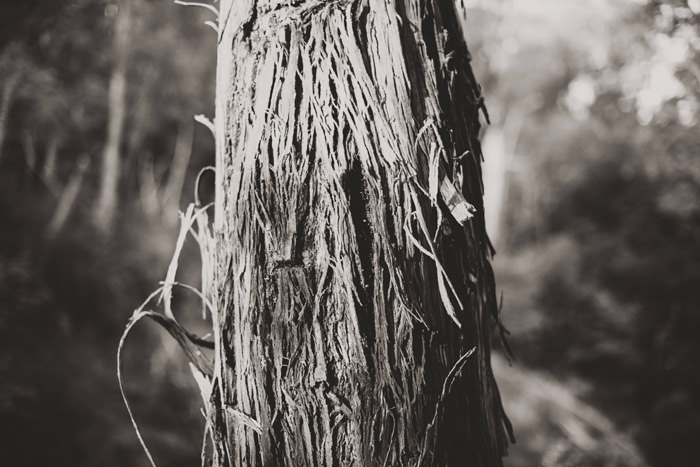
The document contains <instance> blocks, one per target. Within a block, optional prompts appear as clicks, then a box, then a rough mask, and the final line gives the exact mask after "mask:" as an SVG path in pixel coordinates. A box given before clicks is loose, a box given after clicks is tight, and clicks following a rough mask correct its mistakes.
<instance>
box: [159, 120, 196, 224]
mask: <svg viewBox="0 0 700 467" xmlns="http://www.w3.org/2000/svg"><path fill="white" fill-rule="evenodd" d="M193 139H194V122H193V121H192V119H187V120H185V121H182V122H180V125H179V126H178V131H177V139H176V140H175V150H174V151H173V159H172V162H171V163H170V169H169V171H168V182H167V183H166V185H165V189H164V190H163V203H164V205H165V209H164V210H163V216H164V218H165V220H166V222H168V223H169V224H175V223H177V219H178V209H179V207H180V198H181V197H182V187H183V186H184V185H185V177H186V176H187V167H188V166H189V165H190V158H191V157H192V141H193Z"/></svg>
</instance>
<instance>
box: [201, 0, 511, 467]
mask: <svg viewBox="0 0 700 467" xmlns="http://www.w3.org/2000/svg"><path fill="white" fill-rule="evenodd" d="M457 18H458V17H457V13H456V11H455V6H454V4H453V3H452V2H450V1H440V0H432V1H426V0H388V1H384V0H382V1H379V0H341V1H293V2H279V1H268V0H252V1H251V0H248V1H243V0H241V1H238V0H221V1H220V8H219V45H218V70H217V99H216V122H215V126H216V139H217V167H216V172H217V175H216V176H217V198H216V207H215V210H216V213H215V223H214V227H215V229H214V230H215V235H216V242H217V246H216V271H215V278H214V285H213V287H214V289H213V291H214V292H213V295H214V296H215V301H216V306H215V308H216V309H217V310H218V311H217V312H216V313H214V338H215V363H214V373H213V379H212V387H213V390H212V396H211V406H210V407H209V409H208V414H209V421H210V429H211V434H212V441H213V444H214V453H213V456H214V459H213V461H214V465H216V466H220V467H223V466H227V467H228V466H255V465H265V466H267V465H284V466H336V465H339V466H349V465H356V466H373V465H379V466H381V465H388V466H394V465H410V466H415V465H449V466H464V465H468V466H473V467H480V466H489V467H491V466H499V465H502V461H501V458H502V456H503V455H504V454H505V451H506V448H507V443H508V441H507V435H506V432H507V431H508V430H506V426H507V424H508V422H507V419H506V418H505V415H504V414H503V409H502V407H501V402H500V398H499V394H498V389H497V386H496V383H495V381H494V377H493V374H492V371H491V365H490V335H491V329H492V328H493V327H494V324H497V323H498V316H497V314H498V307H497V303H496V297H495V289H494V278H493V273H492V270H491V266H490V264H489V260H490V255H491V254H492V252H491V251H490V244H489V242H488V239H487V236H486V232H485V228H484V218H483V209H482V199H481V194H482V187H481V174H480V158H481V150H480V146H479V142H478V139H477V134H478V130H479V116H478V114H479V109H483V101H482V98H481V96H480V92H479V86H478V85H477V83H476V82H475V79H474V76H473V74H472V71H471V69H470V66H469V53H468V51H467V48H466V45H465V43H464V39H463V33H462V30H461V26H460V24H459V22H458V19H457ZM472 349H475V351H474V352H473V354H471V355H470V351H471V350H472Z"/></svg>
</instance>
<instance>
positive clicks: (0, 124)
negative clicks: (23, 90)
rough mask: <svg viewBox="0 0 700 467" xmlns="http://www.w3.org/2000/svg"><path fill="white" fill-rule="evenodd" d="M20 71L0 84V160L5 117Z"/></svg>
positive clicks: (5, 128)
mask: <svg viewBox="0 0 700 467" xmlns="http://www.w3.org/2000/svg"><path fill="white" fill-rule="evenodd" d="M19 78H20V73H19V72H14V73H12V74H11V75H10V76H8V78H7V79H6V80H5V83H4V84H3V86H2V96H0V160H2V147H3V144H4V143H5V132H6V131H7V117H8V115H9V114H10V107H12V100H13V99H14V96H15V89H16V88H17V85H18V84H19Z"/></svg>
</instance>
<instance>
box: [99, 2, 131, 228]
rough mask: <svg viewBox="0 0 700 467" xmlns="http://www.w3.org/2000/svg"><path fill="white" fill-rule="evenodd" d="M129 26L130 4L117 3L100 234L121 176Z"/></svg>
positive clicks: (109, 223) (111, 216) (107, 224)
mask: <svg viewBox="0 0 700 467" xmlns="http://www.w3.org/2000/svg"><path fill="white" fill-rule="evenodd" d="M130 24H131V1H130V0H124V1H122V2H119V11H118V13H117V17H116V19H115V23H114V57H115V63H114V68H113V69H112V76H111V77H110V80H109V97H108V99H109V116H108V123H107V141H106V143H105V147H104V151H103V153H102V169H101V173H100V192H99V195H98V198H97V202H96V204H95V208H94V209H95V211H94V221H95V225H96V226H97V227H98V228H99V229H100V230H101V231H103V232H107V231H109V229H110V228H111V226H112V221H113V220H114V215H115V212H116V209H117V200H118V193H117V190H118V188H119V173H120V155H119V147H120V144H121V140H122V132H123V129H124V118H125V111H126V109H125V106H126V72H127V59H128V49H129V30H130Z"/></svg>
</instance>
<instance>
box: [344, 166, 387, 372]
mask: <svg viewBox="0 0 700 467" xmlns="http://www.w3.org/2000/svg"><path fill="white" fill-rule="evenodd" d="M343 189H344V191H345V192H346V193H347V194H348V201H349V204H350V215H351V218H352V223H353V228H354V230H355V241H356V242H357V256H358V257H359V259H360V266H361V271H359V272H360V274H359V275H355V289H356V290H357V292H358V295H359V303H357V305H356V307H357V319H358V321H359V326H360V332H361V334H362V337H363V338H364V339H366V341H365V342H363V348H364V350H365V358H367V362H368V364H371V363H372V354H371V349H372V348H373V347H374V340H375V330H374V303H373V297H374V269H373V267H372V263H373V261H374V249H373V246H372V242H373V240H374V236H373V233H372V225H371V223H370V219H369V210H370V209H381V207H379V206H370V205H369V204H368V197H367V182H366V181H365V175H364V174H363V173H362V166H361V165H360V163H359V161H358V160H357V159H355V160H354V161H353V164H352V166H351V168H350V170H348V171H347V172H346V173H345V175H344V176H343Z"/></svg>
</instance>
